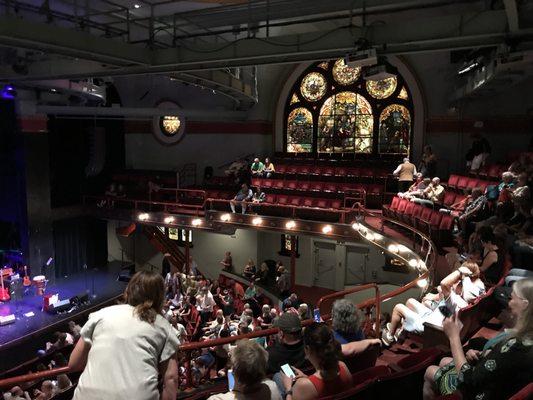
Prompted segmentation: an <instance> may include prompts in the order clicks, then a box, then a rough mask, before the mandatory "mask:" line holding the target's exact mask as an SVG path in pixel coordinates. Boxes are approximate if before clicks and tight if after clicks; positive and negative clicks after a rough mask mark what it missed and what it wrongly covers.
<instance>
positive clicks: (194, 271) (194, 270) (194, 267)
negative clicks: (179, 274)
mask: <svg viewBox="0 0 533 400" xmlns="http://www.w3.org/2000/svg"><path fill="white" fill-rule="evenodd" d="M187 267H188V268H187ZM183 272H185V273H186V274H190V275H192V276H194V277H196V276H197V275H198V264H197V263H196V261H194V259H193V258H192V256H189V264H188V265H187V263H184V264H183Z"/></svg>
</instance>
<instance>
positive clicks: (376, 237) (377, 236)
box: [374, 233, 383, 241]
mask: <svg viewBox="0 0 533 400" xmlns="http://www.w3.org/2000/svg"><path fill="white" fill-rule="evenodd" d="M381 239H383V236H381V235H380V234H379V233H374V240H376V241H379V240H381Z"/></svg>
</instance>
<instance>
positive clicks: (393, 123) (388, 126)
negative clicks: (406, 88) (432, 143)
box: [379, 104, 411, 154]
mask: <svg viewBox="0 0 533 400" xmlns="http://www.w3.org/2000/svg"><path fill="white" fill-rule="evenodd" d="M410 136H411V114H410V113H409V110H408V109H407V108H406V107H404V106H402V105H399V104H392V105H390V106H387V107H385V109H384V110H383V111H382V112H381V115H380V116H379V152H380V153H381V154H383V153H389V154H408V153H409V138H410Z"/></svg>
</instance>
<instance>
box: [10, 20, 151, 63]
mask: <svg viewBox="0 0 533 400" xmlns="http://www.w3.org/2000/svg"><path fill="white" fill-rule="evenodd" d="M0 45H5V46H11V47H21V48H26V49H33V50H41V51H49V52H51V53H56V54H61V55H64V56H69V57H75V58H83V59H86V60H91V61H98V62H102V63H111V64H114V65H123V66H127V65H132V64H133V65H149V64H150V56H151V53H150V51H149V50H147V49H144V48H142V47H139V46H135V45H131V44H127V43H123V42H120V41H118V40H112V39H106V38H101V37H98V36H95V35H91V34H89V33H86V32H81V31H76V30H74V29H67V28H61V27H58V26H54V25H50V24H43V23H38V22H29V21H26V20H22V19H19V18H12V17H6V16H1V17H0Z"/></svg>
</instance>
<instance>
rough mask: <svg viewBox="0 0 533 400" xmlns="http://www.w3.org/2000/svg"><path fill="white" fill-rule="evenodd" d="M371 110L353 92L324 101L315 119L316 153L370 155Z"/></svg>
mask: <svg viewBox="0 0 533 400" xmlns="http://www.w3.org/2000/svg"><path fill="white" fill-rule="evenodd" d="M372 127H373V117H372V107H371V106H370V104H369V103H368V101H367V100H366V99H365V98H364V97H362V96H360V95H358V94H356V93H354V92H340V93H337V94H336V95H333V96H331V97H329V98H327V99H326V101H324V104H323V105H322V108H321V109H320V114H319V117H318V152H322V153H344V152H354V151H356V152H362V153H370V152H371V151H372Z"/></svg>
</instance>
